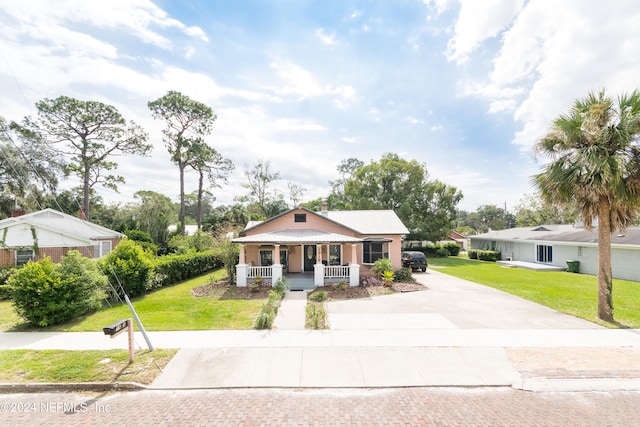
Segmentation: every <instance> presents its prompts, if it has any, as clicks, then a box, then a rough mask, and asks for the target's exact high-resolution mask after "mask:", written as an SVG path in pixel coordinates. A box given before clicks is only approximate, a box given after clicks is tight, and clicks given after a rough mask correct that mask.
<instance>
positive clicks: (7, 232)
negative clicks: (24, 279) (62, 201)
mask: <svg viewBox="0 0 640 427" xmlns="http://www.w3.org/2000/svg"><path fill="white" fill-rule="evenodd" d="M19 213H21V212H18V215H16V216H12V217H11V218H6V219H3V220H0V267H9V266H15V265H22V264H26V263H27V262H29V261H38V260H40V259H42V258H44V257H46V256H49V257H50V258H51V259H52V260H53V261H54V262H59V261H60V259H61V258H62V256H63V255H64V254H65V253H67V252H68V251H70V250H77V251H79V252H80V253H81V254H82V255H83V256H86V257H88V258H100V257H101V256H103V255H106V254H108V253H109V252H111V250H112V249H113V248H114V247H116V245H117V244H118V243H119V242H120V240H121V239H122V238H123V237H124V234H122V233H118V232H117V231H113V230H109V229H108V228H105V227H102V226H100V225H97V224H93V223H91V222H89V221H86V220H83V219H80V218H77V217H75V216H71V215H67V214H65V213H62V212H58V211H56V210H54V209H43V210H41V211H37V212H32V213H28V214H22V215H19Z"/></svg>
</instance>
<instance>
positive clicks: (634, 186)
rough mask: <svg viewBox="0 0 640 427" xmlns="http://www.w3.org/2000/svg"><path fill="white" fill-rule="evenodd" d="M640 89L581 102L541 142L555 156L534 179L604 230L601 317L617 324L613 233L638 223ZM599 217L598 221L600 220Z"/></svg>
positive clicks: (588, 224) (549, 196)
mask: <svg viewBox="0 0 640 427" xmlns="http://www.w3.org/2000/svg"><path fill="white" fill-rule="evenodd" d="M639 136H640V92H638V90H635V91H634V92H632V93H631V94H630V95H626V94H625V95H622V96H620V97H618V99H617V100H614V99H612V98H611V97H609V96H607V94H606V93H605V91H604V90H601V91H600V92H598V93H597V94H596V93H589V95H588V96H587V97H586V98H584V99H579V100H576V101H575V102H574V104H573V106H572V107H571V109H570V110H569V112H568V113H567V114H563V115H561V116H560V117H558V118H557V119H556V120H555V121H554V122H553V126H552V128H551V131H550V132H549V133H548V134H547V135H546V136H544V137H543V138H542V140H540V141H539V142H538V144H537V145H536V152H537V153H538V154H539V155H542V156H543V157H546V158H548V159H550V163H548V164H547V165H546V166H544V168H543V170H542V172H541V173H539V174H538V175H535V176H534V183H535V184H536V185H537V186H538V188H539V189H540V191H541V193H542V196H543V197H544V198H545V199H546V200H547V201H549V202H551V203H557V204H563V205H573V206H575V207H577V208H578V210H579V211H580V214H581V216H582V220H583V222H584V225H585V228H587V229H588V230H591V229H592V228H593V227H597V229H598V318H600V319H602V320H604V321H607V322H612V321H613V304H612V301H611V295H612V293H611V292H612V280H611V233H612V232H614V231H616V230H619V231H622V230H624V229H625V228H627V227H628V226H630V225H632V224H633V222H634V220H635V218H636V217H637V214H638V207H639V205H640V146H639V142H640V141H639ZM596 218H597V223H596V222H595V221H594V219H596Z"/></svg>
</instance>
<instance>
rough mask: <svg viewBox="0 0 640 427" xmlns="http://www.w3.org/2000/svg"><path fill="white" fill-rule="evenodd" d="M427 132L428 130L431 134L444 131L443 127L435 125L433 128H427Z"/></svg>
mask: <svg viewBox="0 0 640 427" xmlns="http://www.w3.org/2000/svg"><path fill="white" fill-rule="evenodd" d="M429 130H430V131H431V132H440V131H441V130H444V126H442V125H435V126H431V127H430V128H429Z"/></svg>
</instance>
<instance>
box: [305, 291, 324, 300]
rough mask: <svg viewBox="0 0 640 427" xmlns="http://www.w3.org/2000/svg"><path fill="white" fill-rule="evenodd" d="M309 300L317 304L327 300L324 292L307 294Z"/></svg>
mask: <svg viewBox="0 0 640 427" xmlns="http://www.w3.org/2000/svg"><path fill="white" fill-rule="evenodd" d="M309 299H310V300H311V301H317V302H320V301H324V300H326V299H327V293H326V292H325V291H316V292H313V293H311V294H309Z"/></svg>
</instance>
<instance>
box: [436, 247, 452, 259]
mask: <svg viewBox="0 0 640 427" xmlns="http://www.w3.org/2000/svg"><path fill="white" fill-rule="evenodd" d="M449 255H451V254H450V253H449V251H448V250H447V249H445V248H438V249H437V250H436V257H438V258H447V257H448V256H449Z"/></svg>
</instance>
